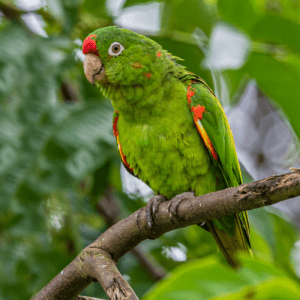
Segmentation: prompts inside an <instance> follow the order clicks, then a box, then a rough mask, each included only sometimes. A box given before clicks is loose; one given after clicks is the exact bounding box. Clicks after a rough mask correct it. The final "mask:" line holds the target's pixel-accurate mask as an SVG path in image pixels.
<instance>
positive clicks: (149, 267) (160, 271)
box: [96, 188, 167, 281]
mask: <svg viewBox="0 0 300 300" xmlns="http://www.w3.org/2000/svg"><path fill="white" fill-rule="evenodd" d="M96 210H97V212H98V213H99V214H100V215H101V216H102V217H103V218H104V220H105V223H106V224H107V225H108V226H109V227H111V226H113V225H114V224H115V223H117V221H118V220H119V215H120V209H119V207H118V205H117V203H116V201H114V196H113V192H112V189H111V188H108V189H107V190H106V192H105V197H102V198H101V199H100V200H99V201H98V202H97V207H96ZM130 252H131V254H133V255H134V256H135V258H136V260H137V261H138V262H139V264H140V265H141V266H142V267H143V269H144V270H145V271H146V272H147V274H149V275H150V277H151V279H152V280H154V281H159V280H160V279H162V278H163V277H165V276H166V274H167V272H166V270H165V269H164V268H163V267H162V266H161V265H159V263H158V262H157V261H156V260H155V259H154V258H153V257H149V256H147V255H146V254H145V253H143V250H142V249H141V248H140V247H139V245H138V246H136V247H135V248H133V249H131V250H130Z"/></svg>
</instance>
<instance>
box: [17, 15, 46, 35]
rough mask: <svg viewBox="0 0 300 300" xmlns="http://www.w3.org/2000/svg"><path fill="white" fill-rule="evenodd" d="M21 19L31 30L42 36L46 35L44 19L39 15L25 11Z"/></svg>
mask: <svg viewBox="0 0 300 300" xmlns="http://www.w3.org/2000/svg"><path fill="white" fill-rule="evenodd" d="M22 19H23V21H24V22H25V24H26V25H27V27H28V28H29V29H30V30H31V31H32V32H34V33H36V34H39V35H41V36H43V37H48V34H47V32H46V31H45V30H44V28H43V27H45V25H46V24H45V21H44V20H43V18H42V17H41V16H39V15H37V14H35V13H27V14H24V15H22Z"/></svg>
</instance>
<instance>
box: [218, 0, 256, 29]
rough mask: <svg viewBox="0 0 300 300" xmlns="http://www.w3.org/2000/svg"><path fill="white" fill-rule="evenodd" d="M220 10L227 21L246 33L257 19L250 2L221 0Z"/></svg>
mask: <svg viewBox="0 0 300 300" xmlns="http://www.w3.org/2000/svg"><path fill="white" fill-rule="evenodd" d="M218 10H219V13H220V15H221V17H222V18H223V19H224V20H225V21H227V22H230V23H232V24H234V25H236V26H238V27H240V28H242V29H244V30H246V31H247V30H248V29H249V28H250V27H251V26H252V24H253V22H254V21H255V19H256V14H255V11H254V9H253V7H252V4H251V1H250V0H243V1H240V0H219V1H218Z"/></svg>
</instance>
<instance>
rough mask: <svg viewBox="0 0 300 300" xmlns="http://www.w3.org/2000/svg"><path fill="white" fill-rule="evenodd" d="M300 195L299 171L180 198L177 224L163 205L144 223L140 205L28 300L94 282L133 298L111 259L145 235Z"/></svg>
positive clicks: (69, 293)
mask: <svg viewBox="0 0 300 300" xmlns="http://www.w3.org/2000/svg"><path fill="white" fill-rule="evenodd" d="M299 195H300V169H292V173H287V174H282V175H276V176H272V177H269V178H266V179H263V180H259V181H255V182H251V183H248V184H244V185H241V186H237V187H232V188H228V189H225V190H222V191H218V192H214V193H210V194H206V195H203V196H199V197H194V198H191V199H188V200H183V201H182V202H181V203H180V205H179V206H178V211H177V215H178V218H177V220H176V222H172V221H171V220H170V218H169V211H168V204H169V202H170V201H172V200H170V201H166V202H163V203H161V204H160V206H159V209H158V212H157V214H156V219H155V224H154V225H155V226H154V228H152V229H150V228H149V227H148V225H147V220H146V211H145V208H141V209H139V210H138V211H136V212H135V213H133V214H132V215H130V216H129V217H127V218H126V219H123V220H121V221H120V222H118V223H117V224H115V225H113V226H112V227H110V228H109V229H108V230H107V231H106V232H104V233H103V234H102V235H101V236H100V237H99V238H98V239H97V240H96V241H94V242H93V243H92V244H91V245H89V246H88V247H86V248H85V249H84V250H83V251H82V252H81V253H80V254H79V255H78V256H77V258H76V259H75V260H74V261H73V262H71V263H70V264H69V265H68V266H67V267H66V268H65V269H64V270H63V271H62V272H61V273H60V274H58V275H57V276H56V277H55V278H54V279H53V280H52V281H51V282H50V283H49V284H48V285H47V286H46V287H44V288H43V289H42V290H41V291H40V292H39V293H38V294H37V295H36V296H35V297H34V298H32V299H33V300H40V299H47V300H52V299H53V300H57V299H73V298H74V297H75V296H77V295H78V293H79V292H80V291H81V290H83V289H84V288H85V287H86V286H88V285H89V284H90V283H91V282H92V280H98V281H99V282H100V284H101V285H102V286H103V288H104V290H105V291H106V293H107V295H108V296H109V297H110V299H138V298H137V297H136V295H135V294H134V292H133V290H132V289H131V287H130V286H129V284H128V283H127V282H126V281H125V280H124V278H123V277H122V276H121V275H120V273H119V272H118V270H117V268H116V265H115V262H116V261H117V260H118V259H119V258H120V257H121V256H123V255H124V254H125V253H127V252H128V251H130V250H131V249H132V248H133V247H135V246H136V245H138V244H139V243H140V242H142V241H143V240H145V239H147V238H151V239H153V238H158V237H159V236H161V235H162V234H164V233H166V232H168V231H171V230H174V229H177V228H182V227H186V226H189V225H193V224H199V223H202V222H205V221H208V220H211V219H216V218H220V217H223V216H226V215H231V214H234V213H238V212H242V211H245V210H251V209H255V208H259V207H263V206H267V205H271V204H275V203H277V202H280V201H283V200H286V199H289V198H293V197H296V196H299Z"/></svg>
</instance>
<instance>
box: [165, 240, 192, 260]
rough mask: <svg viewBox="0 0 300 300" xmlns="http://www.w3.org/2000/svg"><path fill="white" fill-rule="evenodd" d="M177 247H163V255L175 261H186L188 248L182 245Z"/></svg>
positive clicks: (178, 244) (179, 244)
mask: <svg viewBox="0 0 300 300" xmlns="http://www.w3.org/2000/svg"><path fill="white" fill-rule="evenodd" d="M177 246H178V247H163V250H162V254H163V255H165V256H166V257H167V258H170V259H172V260H174V261H186V259H187V256H186V252H187V248H186V247H185V246H184V245H183V244H181V243H177Z"/></svg>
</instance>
